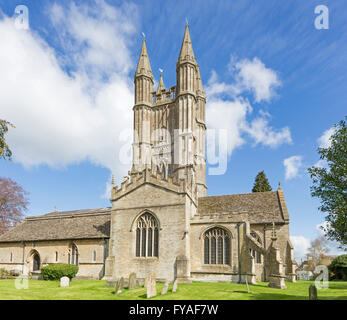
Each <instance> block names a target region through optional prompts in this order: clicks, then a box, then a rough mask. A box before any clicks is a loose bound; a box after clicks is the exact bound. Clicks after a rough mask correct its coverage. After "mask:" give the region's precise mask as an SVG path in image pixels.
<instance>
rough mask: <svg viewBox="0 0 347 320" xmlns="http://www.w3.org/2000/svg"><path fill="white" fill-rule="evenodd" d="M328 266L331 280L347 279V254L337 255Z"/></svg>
mask: <svg viewBox="0 0 347 320" xmlns="http://www.w3.org/2000/svg"><path fill="white" fill-rule="evenodd" d="M328 268H329V271H330V272H329V273H330V278H331V280H335V279H336V280H339V279H341V280H344V281H347V254H343V255H341V256H338V257H336V258H335V259H334V260H333V261H332V262H331V264H330V265H329V267H328Z"/></svg>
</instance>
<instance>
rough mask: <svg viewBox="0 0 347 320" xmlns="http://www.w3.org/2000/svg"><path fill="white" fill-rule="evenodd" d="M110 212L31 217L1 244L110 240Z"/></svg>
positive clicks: (106, 210) (69, 212)
mask: <svg viewBox="0 0 347 320" xmlns="http://www.w3.org/2000/svg"><path fill="white" fill-rule="evenodd" d="M110 213H111V208H102V209H87V210H76V211H65V212H52V213H48V214H45V215H42V216H37V217H27V218H26V219H25V220H24V221H23V222H22V223H21V224H19V225H18V226H16V227H15V228H13V229H11V230H9V231H8V232H6V233H4V234H3V235H1V236H0V242H18V241H39V240H62V239H97V238H109V236H110Z"/></svg>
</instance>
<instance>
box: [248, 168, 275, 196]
mask: <svg viewBox="0 0 347 320" xmlns="http://www.w3.org/2000/svg"><path fill="white" fill-rule="evenodd" d="M271 190H272V188H271V186H270V183H269V180H268V179H267V178H266V175H265V173H264V171H260V172H259V173H258V174H257V176H256V177H255V182H254V186H253V189H252V192H265V191H271Z"/></svg>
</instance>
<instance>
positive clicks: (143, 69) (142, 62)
mask: <svg viewBox="0 0 347 320" xmlns="http://www.w3.org/2000/svg"><path fill="white" fill-rule="evenodd" d="M138 75H147V76H149V77H151V78H152V77H153V74H152V69H151V64H150V63H149V58H148V53H147V47H146V40H145V39H143V40H142V48H141V54H140V59H139V62H138V64H137V68H136V72H135V77H136V76H138Z"/></svg>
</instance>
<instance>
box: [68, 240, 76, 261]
mask: <svg viewBox="0 0 347 320" xmlns="http://www.w3.org/2000/svg"><path fill="white" fill-rule="evenodd" d="M68 263H69V264H75V265H76V266H78V250H77V247H76V245H75V244H72V245H71V250H69V253H68Z"/></svg>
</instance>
